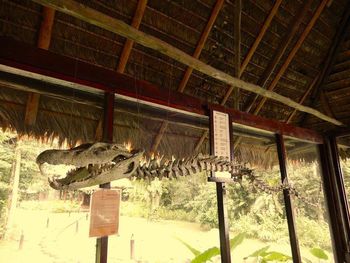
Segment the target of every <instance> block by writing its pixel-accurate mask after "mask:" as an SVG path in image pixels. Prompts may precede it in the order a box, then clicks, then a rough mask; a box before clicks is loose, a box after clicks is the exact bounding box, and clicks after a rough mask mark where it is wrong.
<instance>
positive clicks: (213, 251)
mask: <svg viewBox="0 0 350 263" xmlns="http://www.w3.org/2000/svg"><path fill="white" fill-rule="evenodd" d="M217 255H220V249H219V248H218V247H212V248H208V249H207V250H205V251H204V252H202V253H201V254H199V255H197V256H196V257H195V258H194V259H192V260H191V263H203V262H208V261H211V259H212V258H213V257H215V256H217Z"/></svg>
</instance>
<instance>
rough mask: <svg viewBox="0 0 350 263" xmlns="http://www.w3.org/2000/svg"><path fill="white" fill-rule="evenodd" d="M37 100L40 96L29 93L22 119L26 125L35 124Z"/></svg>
mask: <svg viewBox="0 0 350 263" xmlns="http://www.w3.org/2000/svg"><path fill="white" fill-rule="evenodd" d="M39 99H40V95H39V94H38V93H32V92H31V93H29V94H28V99H27V104H26V112H25V117H24V123H25V124H26V125H34V124H35V122H36V116H37V113H38V108H39Z"/></svg>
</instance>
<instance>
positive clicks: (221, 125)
mask: <svg viewBox="0 0 350 263" xmlns="http://www.w3.org/2000/svg"><path fill="white" fill-rule="evenodd" d="M210 124H211V126H210V128H211V129H210V139H211V140H210V141H211V154H212V155H215V156H218V157H225V158H228V159H229V160H231V141H232V140H231V134H232V131H231V127H232V126H231V121H230V117H229V115H228V114H227V113H225V112H220V111H216V110H211V111H210ZM212 176H214V177H217V178H231V174H230V173H229V172H215V173H213V174H212Z"/></svg>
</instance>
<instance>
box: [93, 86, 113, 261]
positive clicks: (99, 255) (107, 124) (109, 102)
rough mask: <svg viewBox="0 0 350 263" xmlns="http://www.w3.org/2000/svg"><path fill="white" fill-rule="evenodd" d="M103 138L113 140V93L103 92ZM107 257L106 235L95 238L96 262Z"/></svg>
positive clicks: (105, 185)
mask: <svg viewBox="0 0 350 263" xmlns="http://www.w3.org/2000/svg"><path fill="white" fill-rule="evenodd" d="M103 120H104V121H103V140H104V141H106V142H112V141H113V123H114V93H110V92H106V93H105V103H104V118H103ZM110 187H111V184H110V183H105V184H101V185H100V188H107V189H108V188H110ZM107 258H108V237H107V236H106V237H101V238H97V240H96V263H107Z"/></svg>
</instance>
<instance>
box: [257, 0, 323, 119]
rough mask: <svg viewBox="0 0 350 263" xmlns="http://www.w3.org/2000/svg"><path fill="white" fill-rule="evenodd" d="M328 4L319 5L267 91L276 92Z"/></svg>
mask: <svg viewBox="0 0 350 263" xmlns="http://www.w3.org/2000/svg"><path fill="white" fill-rule="evenodd" d="M327 3H328V0H322V2H321V3H320V4H319V6H318V7H317V9H316V11H315V13H314V15H313V16H312V18H311V20H310V22H309V23H308V24H307V26H306V28H305V29H304V31H303V32H302V33H301V35H300V37H299V39H298V41H297V42H296V43H295V45H294V47H293V49H292V50H291V51H290V53H289V55H288V57H287V58H286V61H285V62H284V63H283V65H282V67H281V68H280V70H279V71H278V72H277V74H276V76H275V78H274V79H273V81H272V82H271V84H270V86H269V87H268V88H267V90H270V91H272V90H274V88H275V87H276V86H277V83H278V81H279V80H280V79H281V77H282V76H283V74H284V73H285V72H286V70H287V68H288V66H289V64H290V63H291V62H292V60H293V58H294V57H295V55H296V53H297V52H298V50H299V48H300V47H301V45H302V44H303V43H304V40H305V39H306V37H307V36H308V35H309V33H310V31H311V29H312V28H313V26H314V25H315V23H316V21H317V19H318V18H319V17H320V15H321V13H322V11H323V9H324V8H325V7H326V4H327ZM266 100H267V98H262V100H261V101H260V102H259V104H258V105H257V107H256V108H255V110H254V114H258V113H259V112H260V110H261V109H262V107H263V106H264V104H265V102H266Z"/></svg>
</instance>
